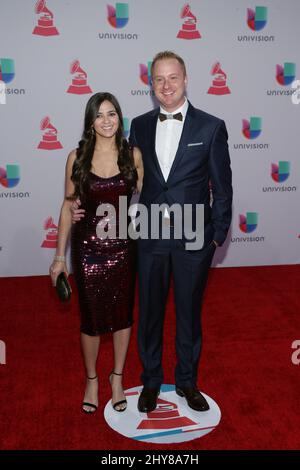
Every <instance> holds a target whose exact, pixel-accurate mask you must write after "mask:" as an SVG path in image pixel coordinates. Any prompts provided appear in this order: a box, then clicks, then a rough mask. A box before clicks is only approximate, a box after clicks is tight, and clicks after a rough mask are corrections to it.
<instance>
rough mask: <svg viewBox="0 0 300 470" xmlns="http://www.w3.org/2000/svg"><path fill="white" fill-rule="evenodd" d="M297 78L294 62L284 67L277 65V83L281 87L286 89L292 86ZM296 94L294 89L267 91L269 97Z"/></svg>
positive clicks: (286, 63) (287, 63) (285, 64)
mask: <svg viewBox="0 0 300 470" xmlns="http://www.w3.org/2000/svg"><path fill="white" fill-rule="evenodd" d="M295 77H296V64H295V63H294V62H284V64H283V65H280V64H277V65H276V81H277V83H278V84H279V85H280V86H283V87H286V86H288V85H291V84H292V83H293V82H294V80H295ZM294 92H295V89H294V88H289V89H283V90H282V89H281V90H278V89H276V90H267V95H270V96H274V95H275V96H279V95H287V96H291V95H293V94H294Z"/></svg>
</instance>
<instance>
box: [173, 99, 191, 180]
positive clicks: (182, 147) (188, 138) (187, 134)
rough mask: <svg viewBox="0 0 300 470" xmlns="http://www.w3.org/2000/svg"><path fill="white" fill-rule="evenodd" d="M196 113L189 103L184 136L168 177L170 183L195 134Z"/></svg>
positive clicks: (182, 135)
mask: <svg viewBox="0 0 300 470" xmlns="http://www.w3.org/2000/svg"><path fill="white" fill-rule="evenodd" d="M194 115H195V112H194V108H193V106H192V105H191V104H190V103H189V107H188V110H187V113H186V117H185V120H184V125H183V129H182V134H181V137H180V141H179V145H178V149H177V152H176V155H175V158H174V161H173V164H172V167H171V170H170V173H169V176H168V181H169V180H170V178H172V175H173V173H174V171H175V170H176V168H177V166H178V164H179V162H180V161H181V159H182V158H183V156H184V151H185V149H186V147H187V144H188V143H189V142H190V141H191V136H192V135H193V133H194V128H195V126H196V119H195V118H194Z"/></svg>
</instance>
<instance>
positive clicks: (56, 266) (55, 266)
mask: <svg viewBox="0 0 300 470" xmlns="http://www.w3.org/2000/svg"><path fill="white" fill-rule="evenodd" d="M60 273H66V276H67V277H68V276H69V273H68V269H67V265H66V262H65V261H53V263H52V264H51V266H50V268H49V274H50V277H51V281H52V285H53V287H55V286H56V279H57V277H58V276H59V274H60Z"/></svg>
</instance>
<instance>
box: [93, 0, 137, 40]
mask: <svg viewBox="0 0 300 470" xmlns="http://www.w3.org/2000/svg"><path fill="white" fill-rule="evenodd" d="M107 21H108V23H109V24H110V26H111V27H112V28H114V29H121V28H124V27H125V26H126V25H127V23H128V21H129V6H128V3H116V4H115V6H113V5H107ZM99 39H138V35H137V34H136V33H117V32H116V33H99Z"/></svg>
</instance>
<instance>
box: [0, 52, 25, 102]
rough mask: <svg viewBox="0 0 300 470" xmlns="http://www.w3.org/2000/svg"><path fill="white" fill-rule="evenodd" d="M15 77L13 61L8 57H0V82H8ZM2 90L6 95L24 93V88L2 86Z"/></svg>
mask: <svg viewBox="0 0 300 470" xmlns="http://www.w3.org/2000/svg"><path fill="white" fill-rule="evenodd" d="M14 78H15V61H14V60H13V59H8V58H0V82H4V83H5V84H6V83H10V82H12V81H13V79H14ZM3 91H4V93H5V94H7V95H13V94H14V95H24V94H25V90H24V88H7V87H5V86H4V87H3Z"/></svg>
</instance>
